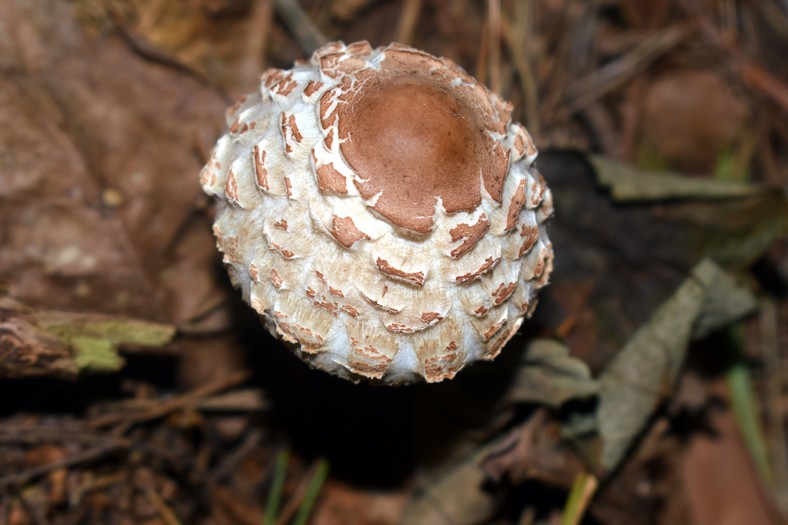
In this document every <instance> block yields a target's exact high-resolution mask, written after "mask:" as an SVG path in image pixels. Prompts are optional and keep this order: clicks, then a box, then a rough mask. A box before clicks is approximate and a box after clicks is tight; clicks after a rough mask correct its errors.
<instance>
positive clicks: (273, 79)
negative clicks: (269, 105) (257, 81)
mask: <svg viewBox="0 0 788 525" xmlns="http://www.w3.org/2000/svg"><path fill="white" fill-rule="evenodd" d="M284 77H285V71H284V70H282V69H277V68H274V67H272V68H269V69H266V70H265V72H264V73H263V74H262V78H261V80H262V82H263V85H264V86H265V87H266V88H268V89H271V88H272V87H273V86H274V84H276V83H277V82H279V81H280V80H282V79H283V78H284Z"/></svg>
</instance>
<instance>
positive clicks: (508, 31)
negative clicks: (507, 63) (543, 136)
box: [501, 0, 541, 137]
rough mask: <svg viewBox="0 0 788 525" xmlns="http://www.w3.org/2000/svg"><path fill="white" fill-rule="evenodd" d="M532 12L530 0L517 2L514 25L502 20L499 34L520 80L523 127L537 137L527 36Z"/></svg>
mask: <svg viewBox="0 0 788 525" xmlns="http://www.w3.org/2000/svg"><path fill="white" fill-rule="evenodd" d="M532 12H533V9H532V5H531V0H526V1H524V2H517V3H516V4H515V15H514V24H512V23H509V22H508V20H502V23H501V33H502V35H503V38H504V40H505V41H506V45H507V46H508V47H509V53H510V54H511V55H512V60H514V65H515V68H516V69H517V76H518V77H519V78H520V87H521V89H522V97H523V106H524V107H525V127H526V128H528V131H529V132H530V133H531V135H533V136H535V137H538V136H539V132H540V128H541V124H540V118H539V91H538V89H537V83H536V76H535V75H534V71H533V68H532V67H531V60H530V57H529V53H528V47H529V46H528V42H529V34H530V31H531V28H532V27H533V24H532V23H531V16H532V15H531V13H532Z"/></svg>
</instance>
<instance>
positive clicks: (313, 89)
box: [304, 80, 323, 98]
mask: <svg viewBox="0 0 788 525" xmlns="http://www.w3.org/2000/svg"><path fill="white" fill-rule="evenodd" d="M322 87H323V83H322V82H320V81H317V80H310V81H309V82H308V83H307V85H306V87H305V88H304V96H305V97H307V98H308V97H311V96H312V95H314V94H315V93H317V92H318V91H320V88H322Z"/></svg>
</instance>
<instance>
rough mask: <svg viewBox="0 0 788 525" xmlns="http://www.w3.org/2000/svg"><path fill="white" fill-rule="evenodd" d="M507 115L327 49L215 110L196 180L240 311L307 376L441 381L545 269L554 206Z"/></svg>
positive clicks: (348, 48)
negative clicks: (222, 130)
mask: <svg viewBox="0 0 788 525" xmlns="http://www.w3.org/2000/svg"><path fill="white" fill-rule="evenodd" d="M511 110H512V106H511V105H510V104H509V103H507V102H504V101H503V100H502V99H501V98H500V97H498V96H497V95H495V94H494V93H491V92H490V91H489V90H487V89H486V88H485V87H484V86H483V85H481V84H480V83H478V82H476V81H475V80H474V79H473V78H472V77H470V76H469V75H468V74H467V73H465V72H464V71H463V70H462V69H460V68H459V67H458V66H457V65H455V64H454V63H453V62H451V61H450V60H447V59H444V58H437V57H434V56H432V55H429V54H427V53H425V52H422V51H418V50H416V49H413V48H410V47H406V46H402V45H399V44H392V45H389V46H386V47H381V48H377V49H372V48H371V47H370V46H369V44H367V43H366V42H359V43H355V44H351V45H345V44H343V43H341V42H336V43H332V44H328V45H327V46H324V47H323V48H321V49H319V50H318V51H316V52H315V53H314V55H313V56H312V58H311V60H310V61H309V62H304V63H298V64H297V65H296V66H295V67H294V68H293V69H291V70H279V69H270V70H268V71H266V72H265V73H264V74H263V76H262V82H261V88H260V92H259V93H254V94H250V95H248V96H246V97H243V98H242V99H241V100H239V102H238V103H236V105H234V106H233V107H232V108H230V109H229V110H228V126H229V131H228V133H227V134H225V135H224V136H223V137H222V138H220V139H219V141H218V143H217V145H216V147H215V149H214V152H213V154H212V156H211V159H210V161H209V162H208V164H207V165H206V166H205V168H204V169H203V171H202V173H201V177H200V179H201V182H202V185H203V188H204V189H205V191H206V192H207V193H208V194H210V195H213V196H215V197H216V198H217V201H218V205H217V216H216V222H215V225H214V233H215V234H216V237H217V243H218V246H219V248H220V249H221V251H222V252H224V262H225V264H226V265H227V267H228V270H229V272H230V275H231V277H232V279H233V281H234V283H235V284H236V285H237V286H239V287H240V288H241V289H242V291H243V294H244V298H245V300H246V301H247V302H248V303H249V304H250V305H251V306H252V307H253V308H254V309H255V310H257V312H258V313H259V314H260V315H261V316H262V317H263V319H264V321H265V323H266V326H267V327H268V329H269V330H270V331H271V332H272V333H273V334H275V335H276V336H278V337H280V338H281V339H282V340H284V341H285V342H287V343H289V344H290V346H291V347H292V348H293V349H294V350H295V352H296V353H297V355H299V357H301V358H302V359H304V360H305V361H307V362H308V363H310V364H311V365H312V366H315V367H317V368H321V369H324V370H326V371H329V372H331V373H334V374H338V375H340V376H342V377H346V378H349V379H362V378H366V379H370V380H377V381H382V382H385V383H392V384H394V383H405V382H411V381H414V380H418V379H419V378H424V379H426V380H427V381H429V382H435V381H441V380H443V379H447V378H451V377H454V375H455V374H456V373H457V372H458V371H459V370H460V369H461V368H462V367H463V366H465V365H466V364H468V363H470V362H472V361H475V360H479V359H493V358H494V357H495V356H496V355H498V353H499V352H500V351H501V349H502V348H503V346H504V344H505V343H506V342H507V341H508V340H509V339H510V338H511V336H512V335H513V334H514V333H515V332H516V331H517V330H518V328H519V326H520V324H521V323H522V320H523V318H524V317H525V316H529V315H530V314H531V313H532V311H533V308H534V307H535V304H536V290H537V289H538V288H541V287H542V286H544V285H545V284H546V283H547V280H548V278H549V275H550V272H551V270H552V258H553V251H552V244H551V243H550V241H549V239H548V236H547V232H546V230H545V228H544V222H545V220H546V219H547V218H548V217H549V216H550V215H551V214H552V196H551V194H550V190H549V189H548V188H547V186H546V184H545V180H544V178H543V177H542V176H541V175H540V174H539V172H538V171H537V170H536V168H535V166H534V159H535V158H536V155H537V152H536V148H535V147H534V145H533V142H532V140H531V138H530V136H529V135H528V133H527V131H526V130H525V128H524V127H523V126H521V125H520V124H517V123H514V122H512V121H511Z"/></svg>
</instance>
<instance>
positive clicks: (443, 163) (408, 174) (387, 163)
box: [339, 77, 484, 233]
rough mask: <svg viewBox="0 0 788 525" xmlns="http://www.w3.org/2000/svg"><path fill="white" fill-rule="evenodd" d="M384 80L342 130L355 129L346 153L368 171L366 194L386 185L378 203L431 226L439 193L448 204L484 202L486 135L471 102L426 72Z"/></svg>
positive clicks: (367, 91) (390, 213) (357, 104)
mask: <svg viewBox="0 0 788 525" xmlns="http://www.w3.org/2000/svg"><path fill="white" fill-rule="evenodd" d="M370 84H373V85H370ZM375 84H377V85H375ZM381 84H382V82H380V83H379V82H368V83H367V84H365V85H364V87H363V88H362V89H363V91H362V93H360V94H359V95H358V96H357V97H356V99H355V101H354V102H353V109H351V110H350V111H347V112H346V113H345V115H344V118H340V120H339V122H340V135H341V136H345V135H346V136H347V137H348V140H347V141H346V142H344V143H342V146H341V148H342V154H343V155H344V156H345V158H346V159H347V161H348V163H349V164H350V166H351V167H352V168H353V169H354V170H355V171H356V173H357V174H358V176H359V177H360V178H361V179H363V181H362V182H359V183H358V184H357V185H358V188H359V191H360V192H361V193H362V195H363V196H364V197H365V198H369V197H371V196H373V195H375V194H377V193H379V192H383V194H382V196H381V198H380V199H379V200H378V203H377V205H376V206H375V210H376V211H377V212H378V213H380V214H381V215H383V216H384V217H386V218H388V219H389V220H391V221H392V222H393V223H395V224H397V225H398V226H402V227H405V228H408V229H411V230H415V231H419V232H423V233H426V232H427V231H429V229H430V227H431V226H432V216H433V213H434V211H435V204H436V201H437V197H440V198H441V199H442V201H443V206H444V208H446V211H448V212H455V211H460V210H467V211H471V210H473V209H474V208H475V207H476V206H478V205H479V203H480V202H481V195H480V193H479V181H480V173H481V167H480V165H479V160H478V158H479V153H480V152H481V151H483V149H484V147H483V146H484V136H483V135H482V133H483V130H481V129H478V127H477V125H476V122H475V118H474V116H473V114H472V112H471V110H470V108H468V107H465V106H463V105H462V104H460V102H459V101H458V100H457V99H456V98H455V97H454V96H452V95H451V93H449V92H447V91H446V90H445V89H443V88H441V87H439V86H436V85H434V84H432V83H426V82H419V80H418V79H415V80H414V79H408V78H407V77H405V78H402V79H396V80H394V81H392V82H389V83H386V84H385V85H381ZM342 128H344V129H342Z"/></svg>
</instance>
